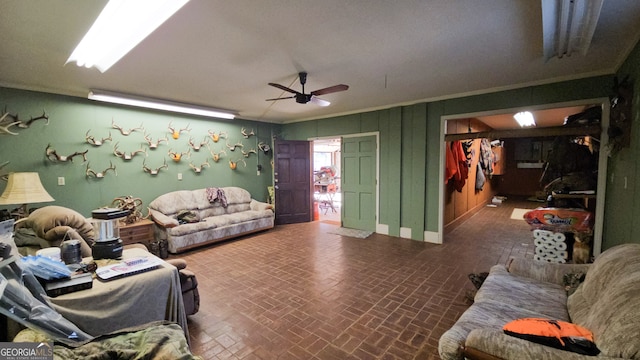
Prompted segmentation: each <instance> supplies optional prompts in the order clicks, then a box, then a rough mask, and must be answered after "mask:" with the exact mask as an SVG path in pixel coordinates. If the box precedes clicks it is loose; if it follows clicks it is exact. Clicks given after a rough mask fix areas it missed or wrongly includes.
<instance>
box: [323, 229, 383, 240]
mask: <svg viewBox="0 0 640 360" xmlns="http://www.w3.org/2000/svg"><path fill="white" fill-rule="evenodd" d="M327 232H328V233H329V234H336V235H341V236H348V237H354V238H358V239H366V238H367V237H369V235H371V234H373V232H372V231H367V230H357V229H349V228H343V227H339V228H336V229H335V230H330V231H327Z"/></svg>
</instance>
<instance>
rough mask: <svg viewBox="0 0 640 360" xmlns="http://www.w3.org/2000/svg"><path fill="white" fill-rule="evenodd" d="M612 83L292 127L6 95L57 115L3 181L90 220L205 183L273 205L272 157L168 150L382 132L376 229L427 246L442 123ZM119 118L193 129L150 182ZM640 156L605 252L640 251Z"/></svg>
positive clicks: (0, 144)
mask: <svg viewBox="0 0 640 360" xmlns="http://www.w3.org/2000/svg"><path fill="white" fill-rule="evenodd" d="M639 65H640V47H639V46H636V48H635V49H634V51H633V52H632V53H631V55H630V56H629V57H628V59H627V60H626V62H625V64H624V65H623V66H622V67H621V68H620V70H619V71H618V74H617V75H619V76H620V77H624V76H626V75H630V76H631V78H632V79H638V78H640V66H639ZM612 85H613V75H611V76H599V77H592V78H587V79H581V80H574V81H566V82H559V83H554V84H549V85H541V86H532V87H526V88H521V89H516V90H509V91H501V92H495V93H488V94H483V95H477V96H469V97H461V98H455V99H449V100H443V101H436V102H429V103H427V102H424V103H419V104H414V105H409V106H401V107H394V108H390V109H385V110H379V111H371V112H363V113H359V114H352V115H346V116H339V117H332V118H327V119H320V120H313V121H304V122H298V123H291V124H286V125H274V124H268V123H260V122H251V121H246V120H231V121H227V120H215V119H213V120H212V119H204V118H199V117H189V116H183V115H174V114H167V113H161V112H155V111H143V110H134V109H131V108H126V107H120V106H111V105H103V104H98V103H94V102H90V101H89V100H85V99H80V98H73V97H66V96H59V95H51V94H45V93H38V92H30V91H21V90H15V89H6V88H0V105H1V106H3V108H4V107H6V111H8V112H10V113H12V114H15V113H18V114H20V117H21V118H29V117H31V116H38V115H40V114H41V113H42V111H43V110H45V111H46V113H47V114H48V115H49V117H50V123H49V125H45V124H44V123H43V122H41V121H38V122H36V123H34V124H33V125H32V127H31V128H29V129H20V130H18V131H19V132H20V135H18V136H11V135H0V154H1V155H0V163H4V162H5V161H10V164H9V165H7V166H6V167H5V168H3V169H0V175H2V174H6V173H8V172H11V171H37V172H38V173H39V174H40V176H41V178H42V180H43V183H44V185H45V187H46V188H47V190H48V191H49V193H51V195H52V196H53V197H54V198H55V199H56V201H55V202H54V204H57V205H62V206H67V207H71V208H73V209H76V210H78V211H80V212H81V213H83V214H85V215H89V213H90V211H91V210H92V209H95V208H97V207H100V206H105V205H109V204H110V203H111V201H112V199H113V198H114V197H117V196H125V195H132V196H135V197H140V198H142V199H143V201H144V203H145V204H148V202H150V201H151V200H152V199H154V198H155V197H156V196H158V195H160V194H163V193H165V192H168V191H172V190H179V189H196V188H202V187H206V186H231V185H234V186H240V187H244V188H246V189H248V190H249V191H250V192H251V193H252V195H253V196H254V197H255V198H256V199H259V200H266V197H267V192H266V187H267V186H269V185H270V184H271V182H272V168H271V165H270V161H271V159H272V156H271V155H272V154H268V155H265V154H263V153H260V155H259V156H257V157H256V156H254V155H251V156H250V157H249V158H248V159H246V160H247V166H246V167H244V166H243V165H239V167H238V169H237V170H236V171H232V170H231V169H229V166H228V162H227V161H228V159H229V157H230V156H231V157H232V158H239V157H241V155H240V154H239V153H238V152H237V151H236V152H235V153H232V152H230V151H228V150H227V155H226V157H225V158H224V159H223V160H221V162H219V163H213V161H211V160H210V163H211V165H212V166H211V168H207V169H204V171H203V173H202V174H200V175H196V174H195V173H193V171H192V170H190V169H189V166H188V162H189V160H188V159H187V160H183V162H181V163H174V162H172V161H171V160H170V159H169V158H168V157H167V151H168V149H169V148H170V147H171V148H173V149H174V150H176V151H185V150H186V149H187V146H188V145H187V141H188V139H189V136H194V137H195V138H196V140H198V139H202V138H203V137H204V136H205V135H206V134H207V132H208V130H212V131H226V132H228V134H229V142H230V143H232V144H233V143H235V142H237V141H242V143H243V144H244V145H245V149H248V148H255V147H256V144H257V142H258V141H262V142H265V143H268V144H271V139H272V137H277V138H281V139H285V140H307V139H310V138H316V137H318V138H320V137H330V136H348V135H353V134H362V133H371V132H377V133H378V134H379V145H380V148H379V153H380V163H379V187H380V194H379V195H380V208H379V217H380V218H379V219H378V223H379V224H382V225H383V226H387V227H388V233H389V235H393V236H398V235H400V232H401V229H404V230H405V231H406V229H409V230H410V231H411V238H413V239H416V240H424V235H425V234H424V232H425V231H426V232H427V235H428V236H430V234H437V232H438V225H439V224H438V221H439V220H438V212H439V204H438V199H439V186H438V185H439V177H440V176H441V175H440V174H439V164H440V157H441V154H440V150H441V144H440V125H441V121H442V120H441V118H442V117H443V116H448V115H456V114H467V113H475V112H484V111H492V110H500V109H508V108H515V107H524V106H535V105H547V104H553V103H561V102H568V101H576V100H582V99H594V98H602V97H608V96H610V95H612V91H611V88H612ZM634 85H635V98H634V105H633V123H636V122H637V121H638V119H639V118H640V107H639V105H638V104H639V103H640V100H639V99H640V98H639V95H640V88H639V85H638V82H637V81H636V82H635V84H634ZM112 119H113V120H114V121H115V122H116V123H117V124H120V125H122V126H123V127H125V128H131V127H136V126H138V125H139V124H140V123H143V125H144V127H145V128H146V129H147V131H148V132H150V133H151V136H152V137H153V138H157V137H159V136H164V134H166V133H167V132H168V129H167V125H168V123H169V122H170V121H173V123H174V125H176V127H184V126H186V125H187V124H190V127H191V129H192V130H191V132H190V133H187V134H183V135H182V137H181V138H180V139H178V140H173V139H170V143H169V145H168V146H167V145H161V147H160V148H159V149H157V150H155V151H152V150H149V151H148V153H149V154H148V157H147V158H146V161H147V163H148V164H149V166H150V167H158V166H160V165H161V164H162V161H163V159H167V161H168V163H169V169H168V170H167V171H163V172H161V173H160V174H159V175H158V176H156V177H152V176H149V175H148V174H146V173H144V172H143V171H142V160H143V158H142V157H135V158H134V159H133V160H131V162H128V163H126V162H124V161H122V160H121V159H119V158H116V157H115V156H114V155H113V144H115V142H119V143H120V144H119V147H120V150H122V151H127V152H129V151H133V150H135V149H137V148H139V147H140V146H141V144H142V142H143V139H142V135H141V134H140V133H134V134H132V135H130V136H129V137H125V136H122V135H121V134H120V133H119V132H118V131H117V130H115V129H112V128H111V121H112ZM241 127H246V128H247V129H254V131H255V132H256V134H257V136H256V137H251V138H250V139H244V138H243V137H242V135H241V134H240V129H241ZM87 130H91V134H92V135H94V136H96V137H102V136H107V134H108V133H109V131H111V133H112V136H113V138H114V140H113V142H111V143H107V144H106V145H104V146H102V147H92V146H91V145H89V144H87V143H86V142H85V133H86V132H87ZM639 137H640V129H638V127H637V126H633V127H632V139H637V138H639ZM48 143H51V145H52V147H53V148H54V149H56V150H57V151H58V152H59V153H61V154H63V155H68V154H71V153H73V152H75V151H84V150H87V149H89V153H88V160H89V162H90V163H91V168H93V169H96V170H103V169H105V168H107V167H108V166H109V161H113V163H114V164H115V165H116V167H117V171H118V176H117V177H115V176H111V174H109V175H107V177H105V178H104V179H94V178H87V177H86V176H85V166H86V163H83V162H82V161H81V160H80V159H79V158H77V160H74V162H72V163H53V162H51V161H49V160H47V159H46V157H45V148H46V146H47V144H48ZM222 146H223V143H218V144H213V143H212V148H213V149H214V150H218V149H222ZM204 151H206V150H204V149H203V150H201V152H200V153H196V152H192V158H191V160H192V161H194V162H195V163H199V162H201V161H204V159H206V157H207V156H206V155H207V153H205V152H204ZM639 155H640V144H638V142H637V141H634V140H632V142H631V146H630V147H629V148H626V149H623V150H622V151H620V152H619V153H617V154H615V155H613V156H612V158H611V159H610V161H609V168H608V174H607V179H608V184H607V194H606V199H607V202H606V204H605V219H604V234H603V249H607V248H609V247H611V246H613V245H615V244H618V243H626V242H640V237H637V236H635V235H634V234H637V233H639V232H638V230H640V222H637V221H633V220H634V219H636V218H637V217H638V216H640V201H637V200H638V196H637V195H636V194H637V193H638V190H639V189H638V186H640V184H638V182H637V181H635V179H636V178H637V177H638V175H640V174H639V173H638V172H640V168H639V167H638V166H637V165H636V160H635V159H636V158H638V156H639ZM258 163H259V164H261V165H262V168H263V171H262V174H261V175H260V176H258V175H257V174H256V165H258ZM178 173H182V174H183V180H182V181H178V180H177V174H178ZM61 176H63V177H65V179H66V185H65V186H58V185H57V178H58V177H61ZM625 177H626V184H627V187H626V188H625V187H624V181H625ZM4 208H8V207H6V206H5V207H4Z"/></svg>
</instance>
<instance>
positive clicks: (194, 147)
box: [189, 137, 209, 151]
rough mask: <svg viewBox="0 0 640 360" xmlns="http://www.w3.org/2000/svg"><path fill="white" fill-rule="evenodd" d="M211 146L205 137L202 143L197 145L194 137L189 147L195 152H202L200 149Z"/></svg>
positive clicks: (190, 140) (190, 139)
mask: <svg viewBox="0 0 640 360" xmlns="http://www.w3.org/2000/svg"><path fill="white" fill-rule="evenodd" d="M206 145H209V140H208V139H207V138H206V137H205V138H204V140H203V141H201V142H200V143H199V144H195V143H194V142H193V137H190V138H189V146H191V148H192V149H193V151H200V149H201V148H202V147H203V146H206Z"/></svg>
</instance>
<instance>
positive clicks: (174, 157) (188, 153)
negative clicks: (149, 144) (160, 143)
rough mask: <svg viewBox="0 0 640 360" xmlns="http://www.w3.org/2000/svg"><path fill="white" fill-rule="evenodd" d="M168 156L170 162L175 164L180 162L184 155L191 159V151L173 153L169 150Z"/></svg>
mask: <svg viewBox="0 0 640 360" xmlns="http://www.w3.org/2000/svg"><path fill="white" fill-rule="evenodd" d="M168 154H169V156H171V160H173V161H175V162H180V160H182V157H183V156H185V155H186V156H187V157H191V149H189V150H187V151H186V152H174V151H171V149H169V152H168Z"/></svg>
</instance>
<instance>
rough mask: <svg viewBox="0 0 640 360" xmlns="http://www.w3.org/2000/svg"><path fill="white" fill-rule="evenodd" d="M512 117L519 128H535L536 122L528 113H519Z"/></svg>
mask: <svg viewBox="0 0 640 360" xmlns="http://www.w3.org/2000/svg"><path fill="white" fill-rule="evenodd" d="M513 117H514V118H515V119H516V121H517V122H518V124H520V127H526V126H536V122H535V120H534V119H533V114H532V113H531V112H529V111H521V112H519V113H517V114H515V115H513Z"/></svg>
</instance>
